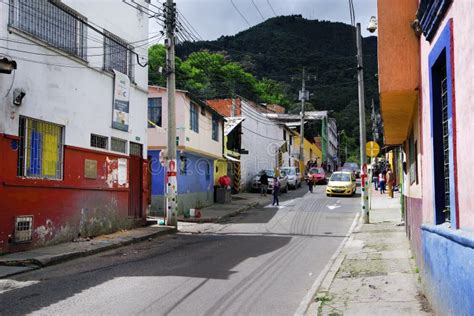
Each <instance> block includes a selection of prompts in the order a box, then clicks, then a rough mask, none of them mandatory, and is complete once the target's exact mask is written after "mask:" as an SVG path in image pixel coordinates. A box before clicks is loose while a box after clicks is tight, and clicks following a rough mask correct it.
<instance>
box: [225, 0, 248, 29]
mask: <svg viewBox="0 0 474 316" xmlns="http://www.w3.org/2000/svg"><path fill="white" fill-rule="evenodd" d="M229 1H230V3H232V6H233V7H234V9H235V11H237V12H238V13H239V15H240V16H241V17H242V19H243V20H244V21H245V22H246V23H247V24H248V26H249V27H252V25H250V23H249V21H248V20H247V18H246V17H245V16H244V15H243V14H242V12H240V10H239V8H237V6H236V5H235V3H234V1H232V0H229Z"/></svg>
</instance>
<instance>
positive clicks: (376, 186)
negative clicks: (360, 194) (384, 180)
mask: <svg viewBox="0 0 474 316" xmlns="http://www.w3.org/2000/svg"><path fill="white" fill-rule="evenodd" d="M372 182H373V183H374V189H375V191H378V190H379V172H378V171H374V174H373V176H372Z"/></svg>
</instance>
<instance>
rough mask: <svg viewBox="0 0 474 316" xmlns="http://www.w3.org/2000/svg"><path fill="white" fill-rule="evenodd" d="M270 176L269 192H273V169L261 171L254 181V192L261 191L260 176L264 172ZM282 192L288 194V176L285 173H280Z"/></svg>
mask: <svg viewBox="0 0 474 316" xmlns="http://www.w3.org/2000/svg"><path fill="white" fill-rule="evenodd" d="M264 171H265V173H266V174H267V176H268V191H269V192H271V191H272V190H273V178H274V177H275V171H274V170H273V169H265V170H262V171H260V172H259V173H258V174H257V175H256V176H255V177H253V179H252V190H253V191H259V190H260V176H261V175H262V174H263V172H264ZM278 179H279V180H280V191H281V192H285V193H286V192H288V176H287V175H286V172H285V171H283V170H282V171H280V177H279V178H278Z"/></svg>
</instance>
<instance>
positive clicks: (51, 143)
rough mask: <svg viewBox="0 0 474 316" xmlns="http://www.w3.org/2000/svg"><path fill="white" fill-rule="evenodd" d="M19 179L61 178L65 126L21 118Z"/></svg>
mask: <svg viewBox="0 0 474 316" xmlns="http://www.w3.org/2000/svg"><path fill="white" fill-rule="evenodd" d="M19 126H20V127H19V135H20V146H19V148H20V149H19V154H18V176H20V177H29V178H45V179H62V172H63V168H62V166H63V145H64V144H63V127H62V126H60V125H56V124H53V123H48V122H44V121H40V120H35V119H31V118H26V117H20V124H19Z"/></svg>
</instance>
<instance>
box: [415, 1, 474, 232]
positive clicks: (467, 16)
mask: <svg viewBox="0 0 474 316" xmlns="http://www.w3.org/2000/svg"><path fill="white" fill-rule="evenodd" d="M473 14H474V1H453V4H452V6H451V8H450V9H449V11H448V13H447V14H446V16H445V18H444V20H443V22H442V23H441V24H440V26H439V29H438V32H437V34H436V36H435V37H434V39H433V40H432V41H431V43H430V42H428V41H426V40H425V38H424V37H422V38H421V40H420V50H421V54H420V55H421V56H420V57H421V71H422V73H421V77H422V82H421V83H422V109H421V113H422V118H421V122H422V125H423V127H422V131H423V135H422V137H423V155H422V157H421V161H422V166H423V167H422V173H423V174H422V177H421V179H422V196H423V222H425V223H433V190H432V179H433V171H432V163H433V158H432V157H433V153H432V148H431V135H430V91H429V86H430V82H429V62H428V56H429V53H430V51H431V49H432V47H433V46H434V45H435V43H436V41H437V39H438V37H439V34H440V33H441V31H442V30H443V28H444V27H445V25H446V23H448V20H449V19H451V18H452V19H453V38H454V65H455V73H454V80H455V104H456V113H457V116H456V130H457V132H456V135H455V137H456V142H457V157H456V159H457V170H458V197H459V223H460V228H461V229H465V230H474V194H473V192H474V168H473V160H472V159H473V157H474V140H473V136H472V135H473V127H474V82H473V76H474V62H473V57H474V41H472V39H471V38H472V34H474V22H473V19H472V16H473Z"/></svg>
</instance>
